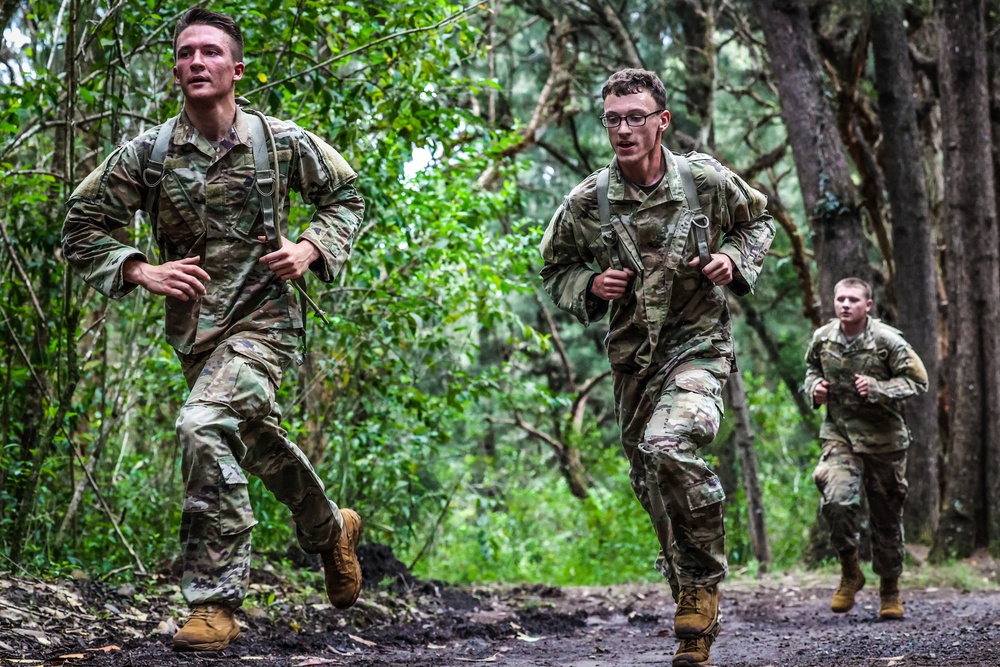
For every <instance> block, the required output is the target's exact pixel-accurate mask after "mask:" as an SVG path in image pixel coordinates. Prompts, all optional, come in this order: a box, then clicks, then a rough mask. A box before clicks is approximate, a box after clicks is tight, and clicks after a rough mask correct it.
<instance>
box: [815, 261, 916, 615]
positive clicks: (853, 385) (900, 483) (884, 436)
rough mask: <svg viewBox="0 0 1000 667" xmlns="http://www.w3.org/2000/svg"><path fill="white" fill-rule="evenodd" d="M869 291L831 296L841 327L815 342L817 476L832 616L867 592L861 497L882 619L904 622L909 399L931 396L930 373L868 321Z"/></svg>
mask: <svg viewBox="0 0 1000 667" xmlns="http://www.w3.org/2000/svg"><path fill="white" fill-rule="evenodd" d="M871 297H872V293H871V286H869V285H868V283H866V282H864V281H863V280H859V279H858V278H845V279H844V280H841V281H840V282H839V283H837V285H836V286H835V287H834V302H835V306H836V312H837V318H836V319H834V320H831V321H830V322H828V323H827V324H825V325H824V326H822V327H820V328H819V329H817V330H816V332H815V333H814V334H813V337H812V342H811V343H810V345H809V349H808V350H807V352H806V379H805V383H804V385H803V389H804V390H805V392H806V394H807V395H808V396H811V397H812V399H813V405H814V407H817V408H818V407H819V406H820V405H826V418H825V419H824V420H823V425H822V427H821V429H820V439H821V440H822V441H823V454H822V456H821V457H820V461H819V465H817V466H816V471H815V472H814V473H813V479H814V480H815V482H816V486H817V487H819V491H820V494H821V496H822V499H821V512H822V514H823V516H824V517H825V518H826V520H827V522H828V523H829V525H830V538H831V540H832V542H833V547H834V549H835V550H836V551H837V554H838V556H839V558H840V564H841V579H840V584H839V586H838V587H837V590H836V592H835V593H834V595H833V599H832V600H831V602H830V608H831V609H832V610H833V611H834V612H836V613H843V612H846V611H849V610H850V609H851V608H852V607H853V606H854V598H855V595H856V594H857V592H858V591H859V590H861V588H862V587H863V586H864V585H865V577H864V574H863V573H862V572H861V568H860V566H859V564H858V538H859V532H860V522H861V494H862V489H863V492H864V493H865V495H866V496H867V498H868V507H869V513H870V523H871V538H872V565H873V568H874V570H875V573H876V574H877V575H879V577H880V578H881V586H880V590H879V600H880V606H879V615H880V616H881V617H882V618H884V619H898V618H902V617H903V600H902V596H901V595H900V592H899V575H900V573H901V572H902V571H903V556H904V551H903V549H904V545H903V502H904V501H905V500H906V490H907V484H906V479H905V477H904V473H905V472H906V448H907V446H908V445H909V443H910V434H909V431H907V429H906V423H905V421H904V420H903V405H902V403H903V399H905V398H907V397H909V396H913V395H914V394H916V393H918V392H922V391H927V371H926V370H924V364H923V362H922V361H920V357H918V356H917V354H916V352H914V351H913V348H912V347H910V345H909V344H908V343H907V342H906V340H905V339H904V338H903V334H902V333H900V332H899V331H898V330H896V329H893V328H892V327H890V326H889V325H887V324H883V323H882V322H880V321H879V320H877V319H875V318H873V317H869V315H868V313H869V311H870V310H871V307H872V298H871Z"/></svg>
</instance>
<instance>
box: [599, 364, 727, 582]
mask: <svg viewBox="0 0 1000 667" xmlns="http://www.w3.org/2000/svg"><path fill="white" fill-rule="evenodd" d="M729 369H730V361H729V360H728V359H695V360H691V361H687V362H684V363H682V364H680V365H679V366H676V367H673V368H665V369H663V370H661V371H660V372H659V373H657V374H656V375H654V376H652V377H647V378H638V377H635V376H632V375H625V374H621V373H615V374H614V384H615V407H616V412H617V415H618V422H619V424H620V426H621V431H622V447H623V448H624V450H625V456H626V457H627V458H628V461H629V464H630V469H629V478H630V481H631V482H632V489H633V490H634V491H635V495H636V497H637V498H638V499H639V503H640V504H641V505H642V507H643V509H645V510H646V512H647V513H648V514H649V518H650V520H651V521H652V523H653V529H654V530H655V531H656V537H657V539H658V541H659V543H660V553H659V555H658V556H657V559H656V568H657V569H658V570H659V571H660V573H661V574H663V576H664V577H666V579H667V581H668V582H670V589H671V591H672V592H673V594H674V599H676V598H677V593H678V590H679V589H680V587H689V586H690V587H696V588H704V587H708V586H711V585H714V584H717V583H719V582H720V581H722V580H723V579H724V578H725V577H726V573H727V571H728V568H727V563H726V531H725V526H724V524H723V515H724V508H723V501H724V500H725V497H726V496H725V492H724V491H723V490H722V484H721V482H720V481H719V478H718V477H717V476H716V475H715V473H714V472H712V470H711V469H710V468H709V467H708V465H707V464H706V463H705V461H704V460H703V459H702V458H701V457H699V456H698V454H697V450H698V448H699V447H702V446H703V445H707V444H708V443H710V442H711V441H712V440H713V439H714V438H715V435H716V433H717V432H718V430H719V423H720V420H721V418H722V387H723V384H724V383H725V381H726V378H727V376H728V375H729Z"/></svg>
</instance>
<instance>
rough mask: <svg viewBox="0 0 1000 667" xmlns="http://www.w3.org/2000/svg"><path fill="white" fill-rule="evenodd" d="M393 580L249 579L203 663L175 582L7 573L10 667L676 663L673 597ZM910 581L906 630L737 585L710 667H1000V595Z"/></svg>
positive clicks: (0, 606) (816, 596)
mask: <svg viewBox="0 0 1000 667" xmlns="http://www.w3.org/2000/svg"><path fill="white" fill-rule="evenodd" d="M375 555H378V554H375ZM371 556H372V554H370V553H369V560H370V559H371ZM369 569H375V568H374V567H372V565H371V562H370V563H369ZM396 574H397V575H398V577H397V578H396V579H395V580H394V583H391V584H390V585H387V584H386V580H384V579H383V581H382V585H381V586H379V587H377V589H373V588H366V589H365V590H363V591H362V598H361V600H359V603H358V604H357V605H356V606H355V608H353V609H351V610H349V611H347V612H339V611H337V610H334V609H333V608H332V607H331V606H330V605H329V604H327V603H325V602H324V600H323V599H322V597H321V596H320V595H319V594H317V593H315V592H307V593H303V592H302V591H300V590H295V589H292V588H291V587H290V586H289V585H288V584H287V583H286V582H284V581H282V580H280V579H278V578H276V577H274V576H273V575H269V574H268V573H267V572H266V571H260V572H257V571H255V573H254V580H255V582H256V583H255V584H254V585H253V596H254V599H253V600H251V601H250V602H249V604H247V605H245V606H244V608H243V610H241V612H240V613H239V614H238V618H239V620H240V623H241V625H242V626H243V636H242V637H240V639H238V640H237V641H236V642H234V643H233V644H232V645H231V646H230V647H229V648H227V649H226V650H224V651H221V652H218V653H198V654H177V653H173V652H172V651H171V650H170V640H169V638H170V635H171V633H172V632H174V631H176V624H177V623H178V622H182V620H183V618H184V608H183V603H182V601H181V600H180V599H179V596H178V594H177V592H176V584H173V583H170V582H169V577H168V576H167V577H165V578H166V579H167V581H166V582H165V583H163V584H162V585H161V586H153V587H150V590H147V591H137V590H135V589H134V588H133V587H132V586H123V587H120V588H117V589H113V588H110V587H107V586H104V585H101V584H98V583H95V582H91V581H87V580H76V581H73V580H71V581H65V582H59V583H51V582H40V581H36V580H33V579H30V578H24V577H11V576H6V577H5V576H4V575H3V574H0V665H12V666H13V665H17V666H18V667H25V666H28V667H31V666H33V665H76V664H80V665H86V666H87V667H91V666H93V667H126V666H128V667H175V666H178V667H179V666H180V665H188V664H191V663H197V664H203V665H210V664H211V665H214V664H233V665H235V664H241V665H262V666H263V665H282V666H285V665H288V666H295V667H300V666H301V667H306V666H308V665H351V666H352V667H382V666H388V665H393V666H400V667H445V666H447V667H457V666H462V665H476V664H495V665H502V666H505V667H529V666H532V667H534V666H553V667H604V666H610V665H622V666H626V665H643V666H644V665H658V666H659V665H662V666H669V665H670V664H671V658H672V655H673V653H674V651H675V649H676V646H677V644H676V640H675V639H674V638H673V633H672V630H671V628H672V619H673V611H674V605H673V602H672V601H671V600H670V597H669V594H668V593H667V591H666V586H664V585H654V584H635V585H626V586H613V587H600V588H576V587H574V588H553V587H548V586H521V587H509V586H489V587H455V586H447V585H443V584H439V583H434V582H421V581H416V580H414V579H413V578H412V577H410V576H409V575H408V574H407V573H405V572H397V573H396ZM903 584H904V599H905V602H906V618H905V619H903V620H901V621H884V622H883V621H879V620H878V613H877V612H878V593H877V586H872V585H871V584H869V586H868V587H866V588H865V589H864V590H863V591H862V592H861V593H860V594H859V604H858V605H857V606H855V608H854V609H853V610H852V611H850V612H849V613H847V614H843V615H834V614H832V613H830V611H829V609H828V601H829V597H830V595H831V594H832V592H833V589H834V587H835V586H836V577H835V576H833V575H805V577H804V579H803V576H802V575H799V576H798V577H797V578H793V577H791V576H790V575H780V574H779V575H769V576H768V577H766V578H764V579H762V580H747V579H740V578H732V579H731V580H730V581H728V582H727V583H726V585H725V592H724V607H723V611H724V629H723V633H722V635H721V636H720V637H719V639H718V641H717V642H716V644H715V647H714V648H713V651H712V657H713V659H712V664H713V665H719V666H725V667H771V666H773V667H779V666H780V667H786V666H787V667H807V666H809V667H811V666H817V667H818V666H820V665H822V666H824V667H828V666H834V667H860V666H878V667H915V666H921V667H923V666H926V667H931V666H934V667H941V666H952V665H954V666H959V665H961V666H962V667H987V666H989V667H1000V591H976V592H961V591H958V590H955V589H951V588H933V587H932V588H920V587H913V586H910V587H906V579H905V578H904V580H903Z"/></svg>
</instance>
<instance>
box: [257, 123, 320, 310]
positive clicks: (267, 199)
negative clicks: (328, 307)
mask: <svg viewBox="0 0 1000 667" xmlns="http://www.w3.org/2000/svg"><path fill="white" fill-rule="evenodd" d="M242 109H243V111H244V112H245V113H246V115H247V125H249V127H250V142H251V143H252V144H253V146H252V149H253V165H254V171H256V172H257V175H256V180H255V181H254V186H255V187H256V188H257V193H258V194H259V195H260V214H261V217H262V218H263V223H264V235H265V236H266V237H267V243H268V245H270V246H271V248H272V249H274V250H279V249H280V248H281V233H280V230H279V229H278V225H277V224H276V223H275V211H276V210H277V209H279V208H280V206H279V204H278V203H277V202H278V195H279V194H280V193H281V188H279V187H278V185H279V181H278V179H279V177H280V174H281V172H280V171H279V169H278V147H277V145H276V144H275V143H274V133H272V132H271V125H270V124H269V123H268V122H267V118H266V117H265V116H264V114H263V113H261V112H260V111H257V110H256V109H248V108H246V107H242ZM269 148H270V151H268V149H269ZM292 285H293V286H294V287H295V289H296V290H297V291H298V293H299V295H300V296H301V297H302V300H303V301H305V303H306V304H308V305H309V306H310V307H312V309H313V312H315V313H316V316H317V317H319V318H320V319H321V320H323V322H325V323H326V324H330V320H329V319H327V317H326V313H325V312H323V309H322V308H320V307H319V304H317V303H316V302H315V301H313V299H312V297H310V296H309V294H308V292H306V281H305V279H304V278H296V279H295V280H293V281H292ZM302 310H306V306H305V304H303V306H302ZM304 325H305V322H303V326H304Z"/></svg>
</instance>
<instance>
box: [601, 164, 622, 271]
mask: <svg viewBox="0 0 1000 667" xmlns="http://www.w3.org/2000/svg"><path fill="white" fill-rule="evenodd" d="M610 174H611V169H610V168H608V167H605V168H604V169H601V170H600V171H599V172H597V215H598V216H599V217H600V219H601V238H602V239H603V240H604V246H605V247H606V248H607V249H608V255H609V257H610V259H611V268H613V269H615V270H616V271H621V270H622V258H621V255H619V254H618V234H617V233H616V232H615V229H614V227H612V226H611V202H610V201H609V200H608V188H609V186H610V179H611V176H610Z"/></svg>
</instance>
